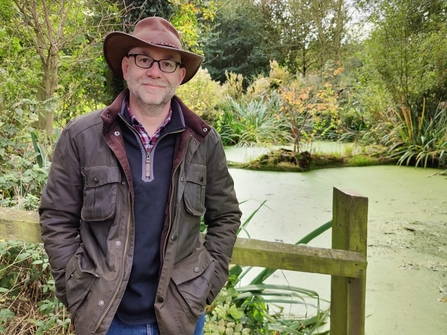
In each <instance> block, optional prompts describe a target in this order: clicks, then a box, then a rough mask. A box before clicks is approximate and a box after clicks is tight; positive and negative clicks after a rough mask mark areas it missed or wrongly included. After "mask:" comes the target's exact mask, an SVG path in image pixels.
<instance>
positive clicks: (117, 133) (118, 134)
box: [113, 130, 121, 136]
mask: <svg viewBox="0 0 447 335" xmlns="http://www.w3.org/2000/svg"><path fill="white" fill-rule="evenodd" d="M113 134H114V135H115V136H120V135H121V134H120V132H119V131H118V130H117V131H115V132H114V133H113Z"/></svg>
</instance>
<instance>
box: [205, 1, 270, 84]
mask: <svg viewBox="0 0 447 335" xmlns="http://www.w3.org/2000/svg"><path fill="white" fill-rule="evenodd" d="M263 15H264V13H263V12H262V8H261V7H260V6H259V5H257V4H255V3H253V1H251V0H242V1H237V2H236V1H230V2H228V4H227V5H226V6H224V7H222V8H220V9H219V11H218V13H217V16H216V18H215V20H214V22H213V23H212V27H211V31H210V34H209V35H208V36H207V38H206V41H205V42H204V48H203V49H204V54H205V62H204V67H205V68H206V69H207V70H208V72H209V73H210V75H211V77H212V79H213V80H216V81H219V82H220V83H223V82H225V80H226V78H227V73H236V74H241V75H242V76H243V77H244V79H247V78H252V77H255V76H256V75H258V74H260V73H264V74H265V73H267V71H268V70H269V55H268V54H266V45H267V43H266V42H267V38H268V37H267V36H266V34H265V33H264V30H265V29H264V22H265V21H264V20H263V19H262V18H263ZM244 84H245V86H246V85H247V82H246V81H245V83H244Z"/></svg>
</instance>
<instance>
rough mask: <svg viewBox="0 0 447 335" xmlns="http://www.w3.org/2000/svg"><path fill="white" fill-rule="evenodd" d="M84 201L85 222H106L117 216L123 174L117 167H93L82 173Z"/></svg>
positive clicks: (83, 217)
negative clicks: (117, 198) (119, 189)
mask: <svg viewBox="0 0 447 335" xmlns="http://www.w3.org/2000/svg"><path fill="white" fill-rule="evenodd" d="M82 174H83V176H84V182H85V184H84V200H83V205H82V210H81V218H82V220H84V221H90V222H91V221H104V220H108V219H111V218H113V217H114V216H115V208H116V197H117V189H118V185H119V183H120V182H121V172H120V169H119V168H118V167H117V166H91V167H88V168H85V169H84V170H83V171H82Z"/></svg>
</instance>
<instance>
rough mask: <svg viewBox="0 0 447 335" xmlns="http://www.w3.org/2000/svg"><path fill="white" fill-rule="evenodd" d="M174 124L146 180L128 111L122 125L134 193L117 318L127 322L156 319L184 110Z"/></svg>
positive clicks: (143, 156)
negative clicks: (127, 268)
mask: <svg viewBox="0 0 447 335" xmlns="http://www.w3.org/2000/svg"><path fill="white" fill-rule="evenodd" d="M172 108H173V111H172V118H171V121H170V122H169V123H168V124H167V125H166V127H165V128H163V129H162V131H161V133H160V137H159V139H158V140H157V142H156V144H155V146H154V147H153V148H152V150H151V169H150V170H151V177H150V178H149V179H146V176H145V164H146V151H145V149H144V147H143V144H142V142H141V140H140V138H139V136H138V134H137V133H136V131H135V130H134V129H133V128H131V126H130V125H129V124H130V119H129V115H128V113H127V111H126V110H127V108H126V109H124V110H125V112H124V113H123V114H124V115H123V118H124V119H125V120H126V122H123V123H125V124H126V125H123V126H122V132H123V137H124V143H125V146H126V154H127V158H128V160H129V163H130V167H131V170H132V180H133V186H134V190H135V204H134V213H135V251H134V258H133V264H132V272H131V274H130V279H129V283H128V285H127V288H126V292H125V294H124V297H123V299H122V301H121V304H120V306H119V308H118V312H117V315H118V317H119V318H120V319H121V320H122V321H123V322H125V323H129V324H145V323H151V322H154V321H155V320H156V318H155V311H154V301H155V294H156V291H157V286H158V275H159V270H160V242H161V241H160V238H161V233H162V230H163V224H164V219H165V217H164V215H165V209H166V204H167V201H168V194H169V188H170V179H171V173H172V160H173V154H174V143H175V137H176V134H177V133H178V132H179V131H181V130H183V129H184V126H183V122H182V117H181V111H179V109H178V108H177V106H173V107H172Z"/></svg>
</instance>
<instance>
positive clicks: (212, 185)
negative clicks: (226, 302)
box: [204, 133, 242, 304]
mask: <svg viewBox="0 0 447 335" xmlns="http://www.w3.org/2000/svg"><path fill="white" fill-rule="evenodd" d="M210 135H213V134H210ZM214 136H216V137H217V140H216V142H215V145H214V146H213V147H212V148H209V149H211V151H210V152H209V156H208V157H209V158H208V161H207V186H206V195H205V207H206V213H205V217H204V220H205V224H206V225H207V233H206V237H205V248H206V249H207V250H208V252H209V253H210V254H211V256H212V257H213V258H214V259H215V261H216V262H215V272H216V273H215V280H214V282H213V283H212V287H211V292H210V295H209V296H208V299H207V303H208V304H210V303H211V302H212V301H213V300H214V299H215V298H216V296H217V294H218V293H219V291H220V290H221V288H222V287H223V285H224V284H225V282H226V281H227V279H228V265H229V263H230V261H231V254H232V252H233V247H234V243H235V242H236V237H237V231H238V229H239V226H240V223H241V220H240V219H241V215H242V213H241V211H240V209H239V203H238V200H237V198H236V192H235V190H234V182H233V179H232V177H231V175H230V173H229V170H228V166H227V161H226V157H225V152H224V149H223V145H222V142H221V141H220V138H219V136H218V134H217V133H214Z"/></svg>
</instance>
